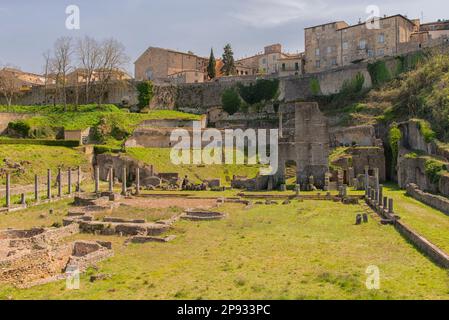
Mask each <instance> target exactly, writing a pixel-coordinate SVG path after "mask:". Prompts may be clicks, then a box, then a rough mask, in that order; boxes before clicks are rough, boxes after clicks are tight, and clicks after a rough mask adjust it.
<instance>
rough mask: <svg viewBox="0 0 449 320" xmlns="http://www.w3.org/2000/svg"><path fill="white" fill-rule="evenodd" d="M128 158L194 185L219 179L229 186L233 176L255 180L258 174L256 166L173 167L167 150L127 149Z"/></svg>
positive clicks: (169, 150)
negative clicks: (186, 179)
mask: <svg viewBox="0 0 449 320" xmlns="http://www.w3.org/2000/svg"><path fill="white" fill-rule="evenodd" d="M126 152H127V154H128V155H129V156H131V157H132V158H134V159H137V160H139V161H143V162H145V163H147V164H152V165H153V166H154V168H155V170H156V172H160V173H164V172H165V173H167V172H179V174H180V176H181V177H184V176H185V175H187V176H188V177H189V179H190V180H191V181H193V182H195V183H198V182H202V181H203V180H205V179H214V178H220V179H221V182H222V184H223V185H230V182H231V180H232V176H233V175H238V176H247V177H248V178H255V177H256V176H257V174H258V173H259V168H260V166H258V165H175V164H173V163H172V162H171V161H170V152H171V149H169V148H127V149H126Z"/></svg>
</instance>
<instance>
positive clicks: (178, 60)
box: [134, 47, 209, 82]
mask: <svg viewBox="0 0 449 320" xmlns="http://www.w3.org/2000/svg"><path fill="white" fill-rule="evenodd" d="M208 64H209V59H207V58H202V57H198V56H196V55H194V54H193V53H185V52H179V51H174V50H169V49H162V48H155V47H149V48H148V49H147V50H146V51H145V52H144V53H143V54H142V55H141V56H140V57H139V58H138V59H137V60H136V62H135V63H134V67H135V74H134V77H135V79H136V80H138V81H143V80H152V81H158V80H159V81H161V80H162V81H164V80H167V79H168V78H169V76H171V75H174V74H177V73H180V72H183V71H188V70H194V71H198V72H202V73H203V82H204V81H205V80H207V65H208Z"/></svg>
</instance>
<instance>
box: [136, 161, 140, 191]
mask: <svg viewBox="0 0 449 320" xmlns="http://www.w3.org/2000/svg"><path fill="white" fill-rule="evenodd" d="M136 194H140V168H139V167H137V168H136Z"/></svg>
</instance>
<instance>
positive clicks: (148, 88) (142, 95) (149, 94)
mask: <svg viewBox="0 0 449 320" xmlns="http://www.w3.org/2000/svg"><path fill="white" fill-rule="evenodd" d="M137 91H138V92H139V95H138V100H139V105H138V106H139V108H140V109H143V108H145V107H148V106H149V105H150V102H151V100H152V99H153V83H152V82H151V81H143V82H140V83H139V84H138V85H137Z"/></svg>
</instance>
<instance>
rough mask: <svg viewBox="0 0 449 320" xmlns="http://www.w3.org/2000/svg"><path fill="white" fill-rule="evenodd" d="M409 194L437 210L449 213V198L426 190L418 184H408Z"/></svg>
mask: <svg viewBox="0 0 449 320" xmlns="http://www.w3.org/2000/svg"><path fill="white" fill-rule="evenodd" d="M407 194H408V195H409V196H411V197H413V198H415V199H416V200H418V201H421V202H423V203H425V204H427V205H429V206H431V207H433V208H435V209H437V210H440V211H442V212H444V213H445V214H447V215H449V198H446V197H443V196H439V195H435V194H431V193H427V192H424V191H422V190H420V189H419V187H418V186H417V185H416V184H413V183H410V184H408V185H407Z"/></svg>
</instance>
